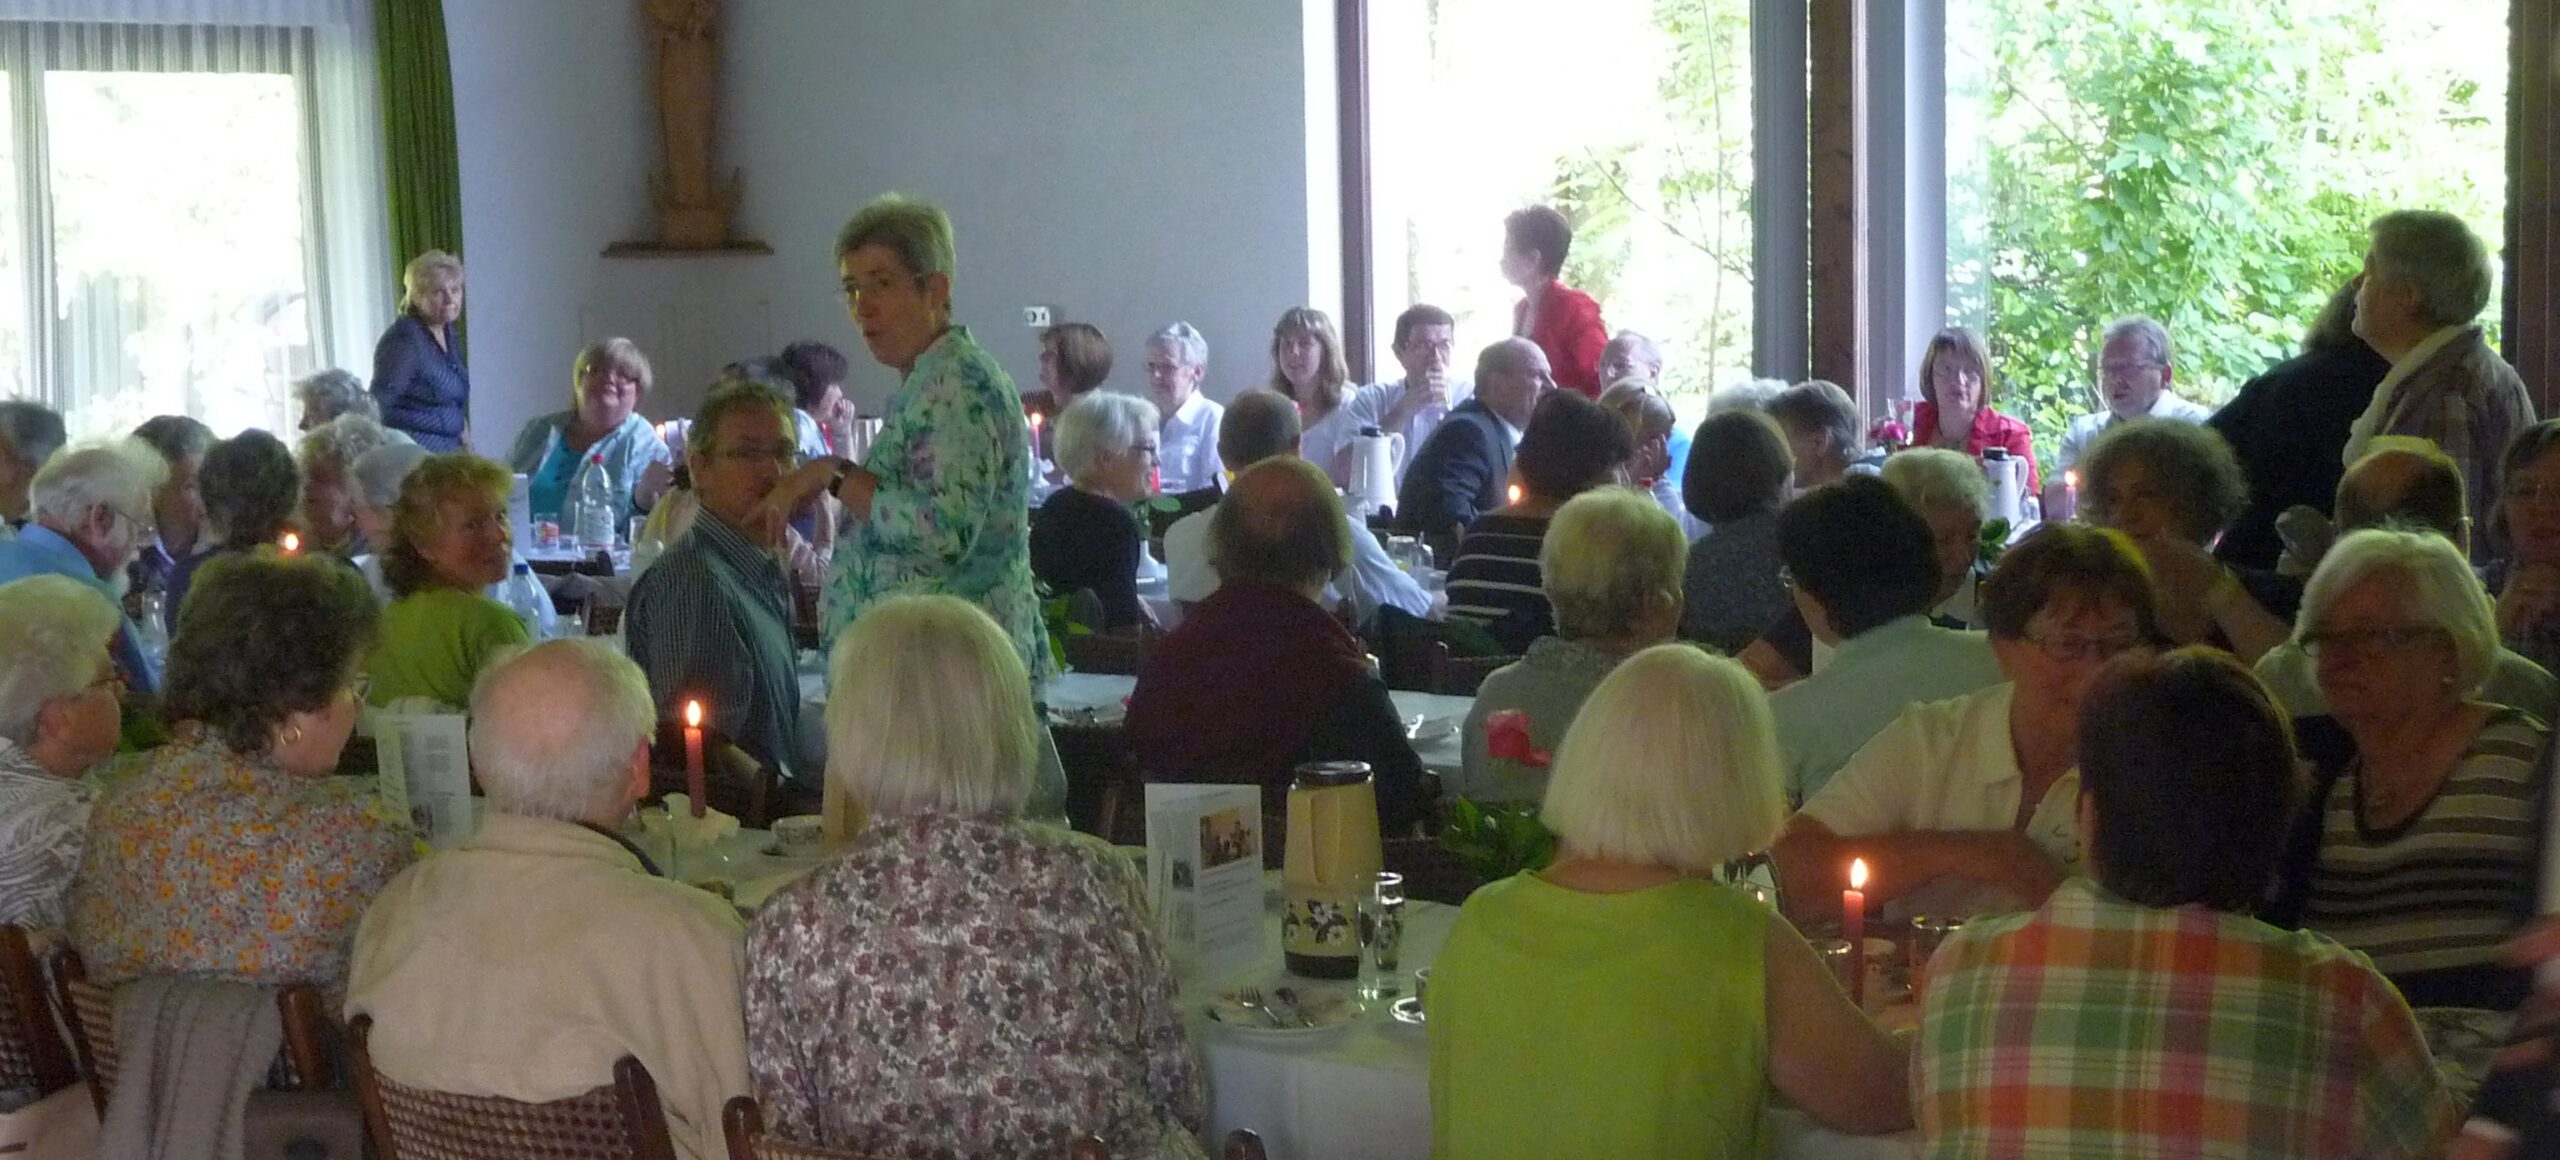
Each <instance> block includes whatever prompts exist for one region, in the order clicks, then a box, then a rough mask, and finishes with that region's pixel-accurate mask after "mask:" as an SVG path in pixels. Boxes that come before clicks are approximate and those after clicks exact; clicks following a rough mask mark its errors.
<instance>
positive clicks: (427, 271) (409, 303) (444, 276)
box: [400, 250, 462, 310]
mask: <svg viewBox="0 0 2560 1160" xmlns="http://www.w3.org/2000/svg"><path fill="white" fill-rule="evenodd" d="M460 281H462V259H460V258H457V257H454V256H453V255H451V254H448V253H445V252H444V251H442V250H429V251H427V252H426V253H423V254H420V255H418V256H417V257H414V258H411V259H409V265H408V267H407V268H406V269H403V270H402V271H400V309H402V310H412V309H415V308H416V307H417V305H418V292H419V291H421V290H424V289H426V287H427V286H428V285H429V284H431V283H436V282H460Z"/></svg>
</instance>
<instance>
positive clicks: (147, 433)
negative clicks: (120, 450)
mask: <svg viewBox="0 0 2560 1160" xmlns="http://www.w3.org/2000/svg"><path fill="white" fill-rule="evenodd" d="M133 437H134V438H136V439H139V440H142V441H143V442H144V443H148V444H150V445H151V449H152V450H153V451H157V452H159V453H160V458H161V459H162V460H163V461H165V462H167V463H168V464H169V465H170V466H171V467H176V466H177V465H178V461H180V460H182V459H193V458H195V457H196V456H199V455H202V454H204V453H205V452H206V451H208V450H211V449H212V447H213V428H211V427H207V426H205V425H204V424H203V423H200V422H197V421H196V420H195V419H193V418H190V417H188V416H185V415H153V416H152V417H150V418H148V419H145V420H143V421H142V425H141V426H139V427H136V428H134V429H133Z"/></svg>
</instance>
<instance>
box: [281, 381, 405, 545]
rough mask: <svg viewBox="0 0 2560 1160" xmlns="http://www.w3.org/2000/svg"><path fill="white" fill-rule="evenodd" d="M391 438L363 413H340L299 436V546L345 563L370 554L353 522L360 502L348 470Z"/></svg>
mask: <svg viewBox="0 0 2560 1160" xmlns="http://www.w3.org/2000/svg"><path fill="white" fill-rule="evenodd" d="M392 438H393V436H392V434H391V433H390V432H389V431H386V430H384V429H383V427H382V424H380V423H376V422H374V421H373V420H371V419H368V418H365V417H364V416H362V415H340V416H338V417H337V418H335V419H331V420H329V421H328V422H326V423H323V424H321V425H319V426H317V427H314V428H312V429H310V430H308V431H305V432H303V433H302V442H301V444H300V451H301V453H302V454H301V457H300V458H301V464H302V533H303V546H305V547H307V548H310V549H311V550H313V551H318V552H334V553H336V554H338V555H340V556H345V557H348V558H350V559H352V558H354V557H356V556H359V555H362V554H364V553H365V552H366V551H368V550H370V548H371V545H369V544H367V543H366V542H365V541H364V538H363V529H362V528H361V527H360V526H359V525H358V524H357V522H356V509H357V508H358V507H361V506H362V499H361V497H359V496H358V495H357V488H356V481H355V478H354V476H353V474H352V472H353V469H354V467H355V462H356V460H358V459H361V458H363V457H364V454H365V452H368V451H371V450H373V449H374V448H376V447H380V446H383V445H384V444H386V443H389V442H391V440H392Z"/></svg>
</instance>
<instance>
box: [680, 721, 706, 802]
mask: <svg viewBox="0 0 2560 1160" xmlns="http://www.w3.org/2000/svg"><path fill="white" fill-rule="evenodd" d="M684 792H685V793H686V794H688V795H690V796H691V797H692V798H693V816H695V817H697V818H698V817H701V816H702V814H703V811H704V810H706V809H708V808H709V806H708V804H707V803H706V802H705V801H704V800H703V799H704V797H705V794H704V792H703V787H702V702H700V701H686V702H685V703H684Z"/></svg>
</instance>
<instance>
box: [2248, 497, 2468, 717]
mask: <svg viewBox="0 0 2560 1160" xmlns="http://www.w3.org/2000/svg"><path fill="white" fill-rule="evenodd" d="M2380 576H2389V577H2390V578H2391V579H2392V580H2393V581H2394V582H2395V583H2396V584H2397V585H2398V586H2399V589H2400V597H2401V605H2402V608H2403V610H2404V612H2405V613H2406V615H2407V616H2408V618H2409V620H2408V622H2409V623H2411V624H2417V625H2424V626H2426V627H2428V628H2433V629H2439V630H2441V631H2443V632H2444V634H2445V635H2446V636H2448V637H2451V638H2452V639H2453V691H2454V692H2455V693H2457V694H2459V695H2461V696H2464V697H2468V696H2471V695H2473V694H2475V693H2478V692H2479V691H2480V687H2481V686H2482V685H2485V684H2487V683H2488V681H2489V673H2490V670H2492V669H2494V668H2495V667H2496V666H2497V663H2498V647H2499V646H2498V610H2497V607H2496V606H2495V605H2494V604H2491V603H2490V601H2489V590H2488V589H2487V588H2485V587H2482V586H2481V583H2480V574H2479V573H2477V572H2474V571H2472V570H2471V563H2470V561H2468V560H2465V559H2463V557H2462V549H2460V548H2456V547H2454V546H2453V541H2451V540H2448V539H2445V538H2444V537H2443V536H2439V535H2436V534H2435V533H2433V532H2404V531H2400V530H2397V529H2393V528H2366V529H2364V530H2362V531H2355V532H2349V533H2347V535H2346V537H2345V538H2343V539H2341V540H2339V541H2338V543H2337V546H2335V547H2333V548H2330V549H2329V553H2328V554H2327V555H2325V556H2322V557H2320V566H2319V567H2318V568H2315V569H2313V570H2312V572H2311V582H2310V583H2308V584H2306V585H2304V586H2303V589H2302V612H2301V615H2299V616H2298V617H2296V618H2295V620H2294V626H2293V643H2294V644H2295V645H2297V646H2299V645H2301V644H2302V643H2303V642H2304V641H2305V639H2307V638H2310V637H2314V636H2316V635H2318V633H2319V632H2320V630H2321V629H2322V628H2324V627H2326V626H2325V625H2323V624H2322V623H2321V622H2322V621H2324V620H2326V619H2327V618H2328V615H2329V608H2330V606H2331V605H2333V604H2336V603H2337V602H2338V598H2339V597H2341V596H2344V595H2346V593H2347V590H2348V589H2350V588H2353V587H2355V586H2356V585H2357V584H2360V583H2362V582H2364V581H2365V580H2367V579H2370V578H2374V577H2380Z"/></svg>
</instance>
